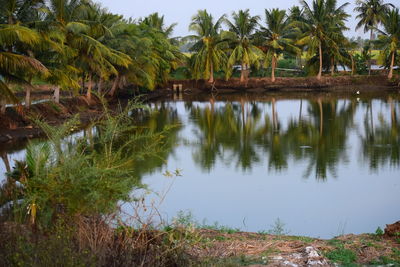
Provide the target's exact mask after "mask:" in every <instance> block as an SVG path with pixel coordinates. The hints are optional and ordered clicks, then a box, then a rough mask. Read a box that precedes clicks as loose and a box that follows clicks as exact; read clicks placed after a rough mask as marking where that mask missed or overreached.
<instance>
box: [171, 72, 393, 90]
mask: <svg viewBox="0 0 400 267" xmlns="http://www.w3.org/2000/svg"><path fill="white" fill-rule="evenodd" d="M174 85H182V89H183V90H193V89H197V90H201V91H211V90H213V91H220V90H224V91H225V90H235V91H238V90H239V91H243V90H251V89H256V90H258V91H285V92H286V91H287V92H294V91H299V92H304V91H347V90H346V87H349V86H350V87H351V86H363V87H364V86H365V87H366V88H365V89H364V90H374V89H373V87H374V86H383V87H386V88H387V90H397V89H399V79H398V78H396V79H392V80H388V79H387V77H386V76H384V75H372V76H365V75H355V76H334V77H331V76H324V77H322V79H321V80H317V79H316V78H315V77H293V78H289V77H281V78H279V77H278V78H276V81H275V82H272V81H271V78H254V77H253V78H250V79H248V80H247V81H245V82H240V79H239V78H231V79H229V80H228V81H226V80H225V79H216V80H215V82H214V83H213V84H210V83H209V82H208V81H207V80H202V79H201V80H170V81H169V82H168V85H167V88H168V89H170V90H172V89H173V88H174ZM375 90H376V89H375Z"/></svg>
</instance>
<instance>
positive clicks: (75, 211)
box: [10, 103, 167, 226]
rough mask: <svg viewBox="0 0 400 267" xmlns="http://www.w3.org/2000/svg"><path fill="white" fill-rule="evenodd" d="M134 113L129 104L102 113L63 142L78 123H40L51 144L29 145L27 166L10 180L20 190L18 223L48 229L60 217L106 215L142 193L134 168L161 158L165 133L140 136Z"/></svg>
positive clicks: (16, 172) (15, 170) (17, 171)
mask: <svg viewBox="0 0 400 267" xmlns="http://www.w3.org/2000/svg"><path fill="white" fill-rule="evenodd" d="M137 107H141V106H138V105H137V104H133V103H131V104H129V105H128V107H127V108H126V109H124V110H123V111H121V112H120V113H119V114H118V115H115V114H111V113H110V111H108V109H106V110H105V111H104V112H105V119H104V120H102V121H99V122H95V123H94V124H93V125H91V128H89V130H88V131H89V132H90V134H87V135H84V136H81V137H70V138H64V137H65V136H67V135H68V134H69V133H70V132H71V131H74V130H75V129H76V127H77V126H78V125H77V123H78V121H77V118H75V119H74V120H72V121H69V122H67V123H65V124H64V125H63V126H61V127H60V126H57V127H52V126H50V125H48V124H46V123H43V122H40V121H38V122H37V123H38V125H39V126H40V127H41V128H42V129H43V130H44V131H45V133H46V135H47V137H48V139H49V141H47V142H39V143H38V142H31V143H30V144H29V145H28V147H27V154H26V160H25V161H24V162H19V163H18V164H17V167H16V168H15V169H14V171H13V172H12V173H11V175H10V178H11V179H13V180H14V181H18V182H19V183H21V185H22V188H23V190H22V196H21V198H22V200H23V202H22V203H21V204H20V205H19V206H16V207H15V212H16V214H17V215H18V217H19V218H21V219H24V218H26V219H29V221H30V222H31V223H32V224H38V225H42V226H46V225H50V224H51V222H52V221H54V219H55V218H56V217H57V216H60V215H63V214H65V215H68V216H71V217H74V216H76V215H88V216H89V215H95V214H108V213H111V212H114V211H116V208H117V203H118V201H120V200H126V201H129V200H130V192H131V191H132V190H134V189H135V188H141V187H143V185H141V183H140V181H139V180H138V173H137V171H136V170H135V162H136V161H137V160H139V159H145V158H146V157H151V156H155V155H156V154H157V153H159V152H160V150H161V149H162V145H163V142H164V136H165V131H167V130H166V129H165V130H161V131H159V132H150V131H138V130H137V129H136V127H135V126H133V125H134V124H133V118H132V117H131V116H130V115H129V114H130V112H132V110H133V109H135V108H137ZM94 129H95V133H93V131H94ZM132 155H135V158H132ZM138 171H139V170H138ZM27 209H28V211H29V216H26V211H27ZM27 217H29V218H27Z"/></svg>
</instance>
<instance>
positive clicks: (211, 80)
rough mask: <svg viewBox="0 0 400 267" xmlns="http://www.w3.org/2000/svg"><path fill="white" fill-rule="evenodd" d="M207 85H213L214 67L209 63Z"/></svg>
mask: <svg viewBox="0 0 400 267" xmlns="http://www.w3.org/2000/svg"><path fill="white" fill-rule="evenodd" d="M208 82H209V83H213V82H214V66H213V64H212V63H211V64H210V79H209V80H208Z"/></svg>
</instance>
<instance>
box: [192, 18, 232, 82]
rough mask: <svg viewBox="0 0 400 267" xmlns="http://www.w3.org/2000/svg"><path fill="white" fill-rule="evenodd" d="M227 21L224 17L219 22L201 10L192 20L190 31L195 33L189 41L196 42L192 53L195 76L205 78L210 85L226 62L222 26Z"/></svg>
mask: <svg viewBox="0 0 400 267" xmlns="http://www.w3.org/2000/svg"><path fill="white" fill-rule="evenodd" d="M224 20H225V15H222V16H221V17H220V18H219V19H218V20H217V21H215V22H214V18H213V16H212V15H211V14H209V13H208V12H207V10H199V11H198V12H197V14H196V15H195V16H193V18H192V22H191V23H190V25H189V30H190V31H193V32H195V35H190V36H188V37H187V39H191V40H194V41H196V43H195V44H194V45H193V46H192V48H191V51H194V52H195V54H194V55H193V56H192V57H193V58H192V62H193V66H192V69H193V75H194V77H195V78H196V79H199V78H205V79H208V82H209V83H213V82H214V71H218V70H220V69H221V68H222V67H223V66H224V63H225V62H226V54H225V51H224V49H225V47H226V40H224V39H222V38H221V34H220V30H221V24H222V22H223V21H224Z"/></svg>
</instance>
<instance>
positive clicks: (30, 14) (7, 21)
mask: <svg viewBox="0 0 400 267" xmlns="http://www.w3.org/2000/svg"><path fill="white" fill-rule="evenodd" d="M0 5H1V6H2V9H1V10H0V24H2V30H4V31H6V32H8V33H10V30H11V31H13V29H15V32H14V34H15V35H18V34H20V33H21V31H24V32H26V33H27V34H28V36H30V37H34V38H35V40H36V41H35V45H28V44H27V43H24V42H15V43H13V44H12V45H10V44H9V45H8V47H7V48H6V50H7V51H8V52H14V53H17V54H20V55H25V56H26V59H27V58H34V53H33V50H34V49H35V48H36V47H37V46H40V45H41V44H42V41H43V40H42V39H43V38H42V37H41V36H40V35H39V34H38V33H37V32H36V31H35V30H32V31H30V33H28V32H27V31H28V28H29V27H30V26H32V25H30V24H31V23H32V22H33V21H35V20H36V19H37V18H38V16H39V15H38V10H39V9H41V8H43V7H44V1H42V0H32V1H19V0H2V1H1V2H0ZM7 25H9V26H11V25H13V26H12V27H10V28H8V26H7ZM17 25H19V26H24V27H26V28H24V29H23V28H20V27H17ZM6 28H8V29H6ZM17 28H18V29H17ZM4 31H2V32H3V33H4ZM28 36H27V38H29V37H28ZM5 42H6V41H5ZM3 45H6V43H3ZM20 70H21V71H19V74H18V75H17V74H16V73H14V78H15V77H16V76H19V78H20V79H23V80H20V81H19V82H18V81H15V80H14V81H13V83H22V84H23V86H24V87H25V88H26V97H25V106H26V107H29V106H30V92H31V89H32V88H33V86H32V85H31V80H32V77H33V75H34V74H35V73H36V72H37V71H36V70H32V71H28V70H27V69H26V68H25V69H24V70H23V69H22V68H20ZM22 70H23V71H22ZM7 91H8V92H6V89H4V92H3V93H5V94H4V95H6V96H10V91H9V90H7Z"/></svg>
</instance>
